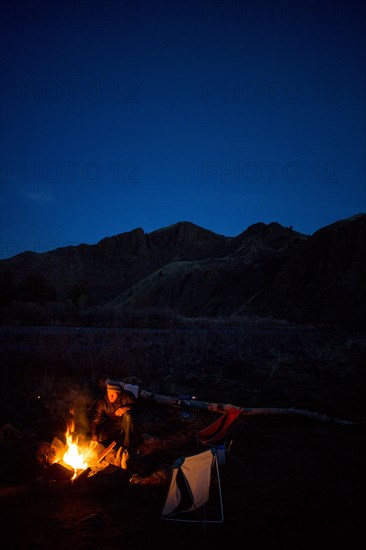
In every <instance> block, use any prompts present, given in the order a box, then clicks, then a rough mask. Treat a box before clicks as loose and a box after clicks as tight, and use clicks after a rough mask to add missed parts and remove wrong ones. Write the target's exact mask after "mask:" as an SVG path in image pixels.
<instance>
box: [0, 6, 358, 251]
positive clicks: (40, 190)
mask: <svg viewBox="0 0 366 550" xmlns="http://www.w3.org/2000/svg"><path fill="white" fill-rule="evenodd" d="M2 5H3V7H2V11H3V17H2V22H1V33H2V35H1V43H2V50H1V77H2V79H1V188H0V201H1V202H0V209H1V211H0V213H1V219H0V222H1V235H0V244H1V255H0V258H1V259H3V258H6V257H10V256H12V255H14V254H18V253H19V252H23V251H24V250H34V251H37V252H44V251H47V250H50V249H53V248H57V247H59V246H65V245H69V244H73V245H76V244H80V243H88V244H94V243H96V242H98V241H99V240H101V239H102V238H104V237H106V236H112V235H115V234H117V233H122V232H125V231H130V230H132V229H134V228H136V227H142V228H143V229H144V230H145V232H150V231H153V230H155V229H158V228H161V227H164V226H167V225H170V224H173V223H176V222H178V221H192V222H194V223H196V224H198V225H200V226H202V227H205V228H207V229H210V230H212V231H215V232H217V233H220V234H223V235H228V236H229V235H237V234H239V233H241V232H242V231H244V230H245V229H246V228H247V227H248V226H249V225H251V224H252V223H256V222H260V221H261V222H265V223H270V222H272V221H277V222H279V223H281V224H282V225H292V226H293V227H294V229H296V230H297V231H301V232H303V233H308V234H311V233H313V232H314V231H316V230H317V229H319V228H320V227H324V226H325V225H327V224H329V223H332V222H333V221H336V220H338V219H341V218H345V217H349V216H352V215H353V214H357V213H359V212H364V211H366V176H365V38H364V36H365V8H364V3H363V2H361V1H360V2H358V1H357V2H356V1H350V2H347V3H346V2H343V1H342V2H339V1H329V2H328V1H321V0H320V1H315V0H314V1H312V0H311V1H306V0H303V1H289V0H287V1H283V0H258V1H250V2H244V1H242V2H241V1H239V0H233V1H231V0H229V1H224V0H213V1H211V0H207V1H199V0H197V1H190V0H184V1H183V0H181V1H178V0H171V1H165V2H164V1H155V0H154V1H143V0H137V1H130V0H128V1H126V2H120V1H114V0H105V1H101V0H99V1H95V0H89V1H79V2H71V1H67V2H66V1H61V2H50V1H44V0H43V1H41V0H33V1H32V2H25V1H18V2H13V1H8V0H6V2H5V3H4V2H3V3H2Z"/></svg>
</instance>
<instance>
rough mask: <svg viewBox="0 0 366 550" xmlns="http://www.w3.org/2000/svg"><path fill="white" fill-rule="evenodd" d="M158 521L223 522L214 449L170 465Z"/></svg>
mask: <svg viewBox="0 0 366 550" xmlns="http://www.w3.org/2000/svg"><path fill="white" fill-rule="evenodd" d="M161 519H164V520H172V521H186V522H193V523H202V524H206V523H223V521H224V511H223V504H222V494H221V483H220V473H219V467H218V462H217V455H216V450H215V449H208V450H206V451H203V452H202V453H198V454H196V455H191V456H187V457H184V456H183V457H181V458H178V459H177V460H176V461H175V462H174V464H173V466H172V472H171V478H170V485H169V489H168V494H167V496H166V500H165V504H164V507H163V510H162V512H161Z"/></svg>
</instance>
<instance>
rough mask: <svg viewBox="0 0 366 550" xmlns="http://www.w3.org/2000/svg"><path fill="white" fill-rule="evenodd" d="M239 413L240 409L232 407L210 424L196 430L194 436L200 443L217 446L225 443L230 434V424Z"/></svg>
mask: <svg viewBox="0 0 366 550" xmlns="http://www.w3.org/2000/svg"><path fill="white" fill-rule="evenodd" d="M240 414H241V410H240V409H237V408H235V407H233V408H232V409H229V410H228V411H227V412H226V413H225V414H223V415H222V416H221V417H220V418H218V419H217V420H215V422H213V423H212V424H210V425H209V426H207V427H206V428H204V429H203V430H201V431H199V432H197V434H196V437H197V439H198V441H199V442H200V443H202V445H208V446H212V447H217V446H219V445H226V442H227V440H228V438H229V436H230V432H231V425H232V423H233V422H234V420H236V419H237V418H238V416H239V415H240Z"/></svg>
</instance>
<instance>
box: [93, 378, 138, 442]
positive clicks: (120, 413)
mask: <svg viewBox="0 0 366 550" xmlns="http://www.w3.org/2000/svg"><path fill="white" fill-rule="evenodd" d="M136 401H137V399H136V397H135V396H134V394H133V393H132V392H130V391H127V390H125V389H124V388H123V387H122V386H121V385H120V384H118V383H114V382H111V381H108V380H107V384H106V390H105V394H104V395H103V396H102V397H101V398H99V399H97V401H96V402H95V404H94V406H93V409H92V412H91V436H92V440H93V441H99V443H103V445H108V444H109V443H111V442H112V441H113V440H114V441H116V442H117V446H120V447H121V446H123V447H130V445H131V442H132V437H133V432H134V418H133V413H134V408H135V404H136Z"/></svg>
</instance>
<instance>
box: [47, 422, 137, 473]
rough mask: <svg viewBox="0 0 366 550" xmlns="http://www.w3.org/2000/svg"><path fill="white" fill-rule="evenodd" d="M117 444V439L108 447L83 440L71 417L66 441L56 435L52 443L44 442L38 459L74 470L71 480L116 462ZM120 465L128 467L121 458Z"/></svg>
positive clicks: (96, 471)
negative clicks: (115, 448)
mask: <svg viewBox="0 0 366 550" xmlns="http://www.w3.org/2000/svg"><path fill="white" fill-rule="evenodd" d="M80 440H81V441H80ZM115 446H116V442H115V441H112V443H111V444H110V445H109V446H108V447H107V448H105V447H104V446H103V445H102V444H100V443H97V442H92V441H90V440H89V441H83V437H79V435H78V434H77V432H76V431H75V423H74V421H73V419H71V420H70V421H69V422H68V423H67V427H66V433H65V442H64V441H61V439H59V438H58V437H55V438H54V439H53V441H52V443H51V444H47V443H44V444H42V445H41V446H40V448H39V449H38V460H39V462H42V463H44V464H46V465H54V464H57V465H59V466H62V467H63V468H65V469H66V470H71V471H73V475H72V477H71V481H74V480H76V479H77V478H78V477H79V476H80V475H81V474H82V473H83V472H85V471H86V470H88V477H90V476H92V475H94V474H96V473H98V472H99V471H101V470H103V469H104V468H106V467H107V466H108V465H109V464H116V456H117V455H116V453H115V452H114V447H115ZM119 465H120V466H121V467H122V468H123V467H126V465H122V464H121V458H120V459H119Z"/></svg>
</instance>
